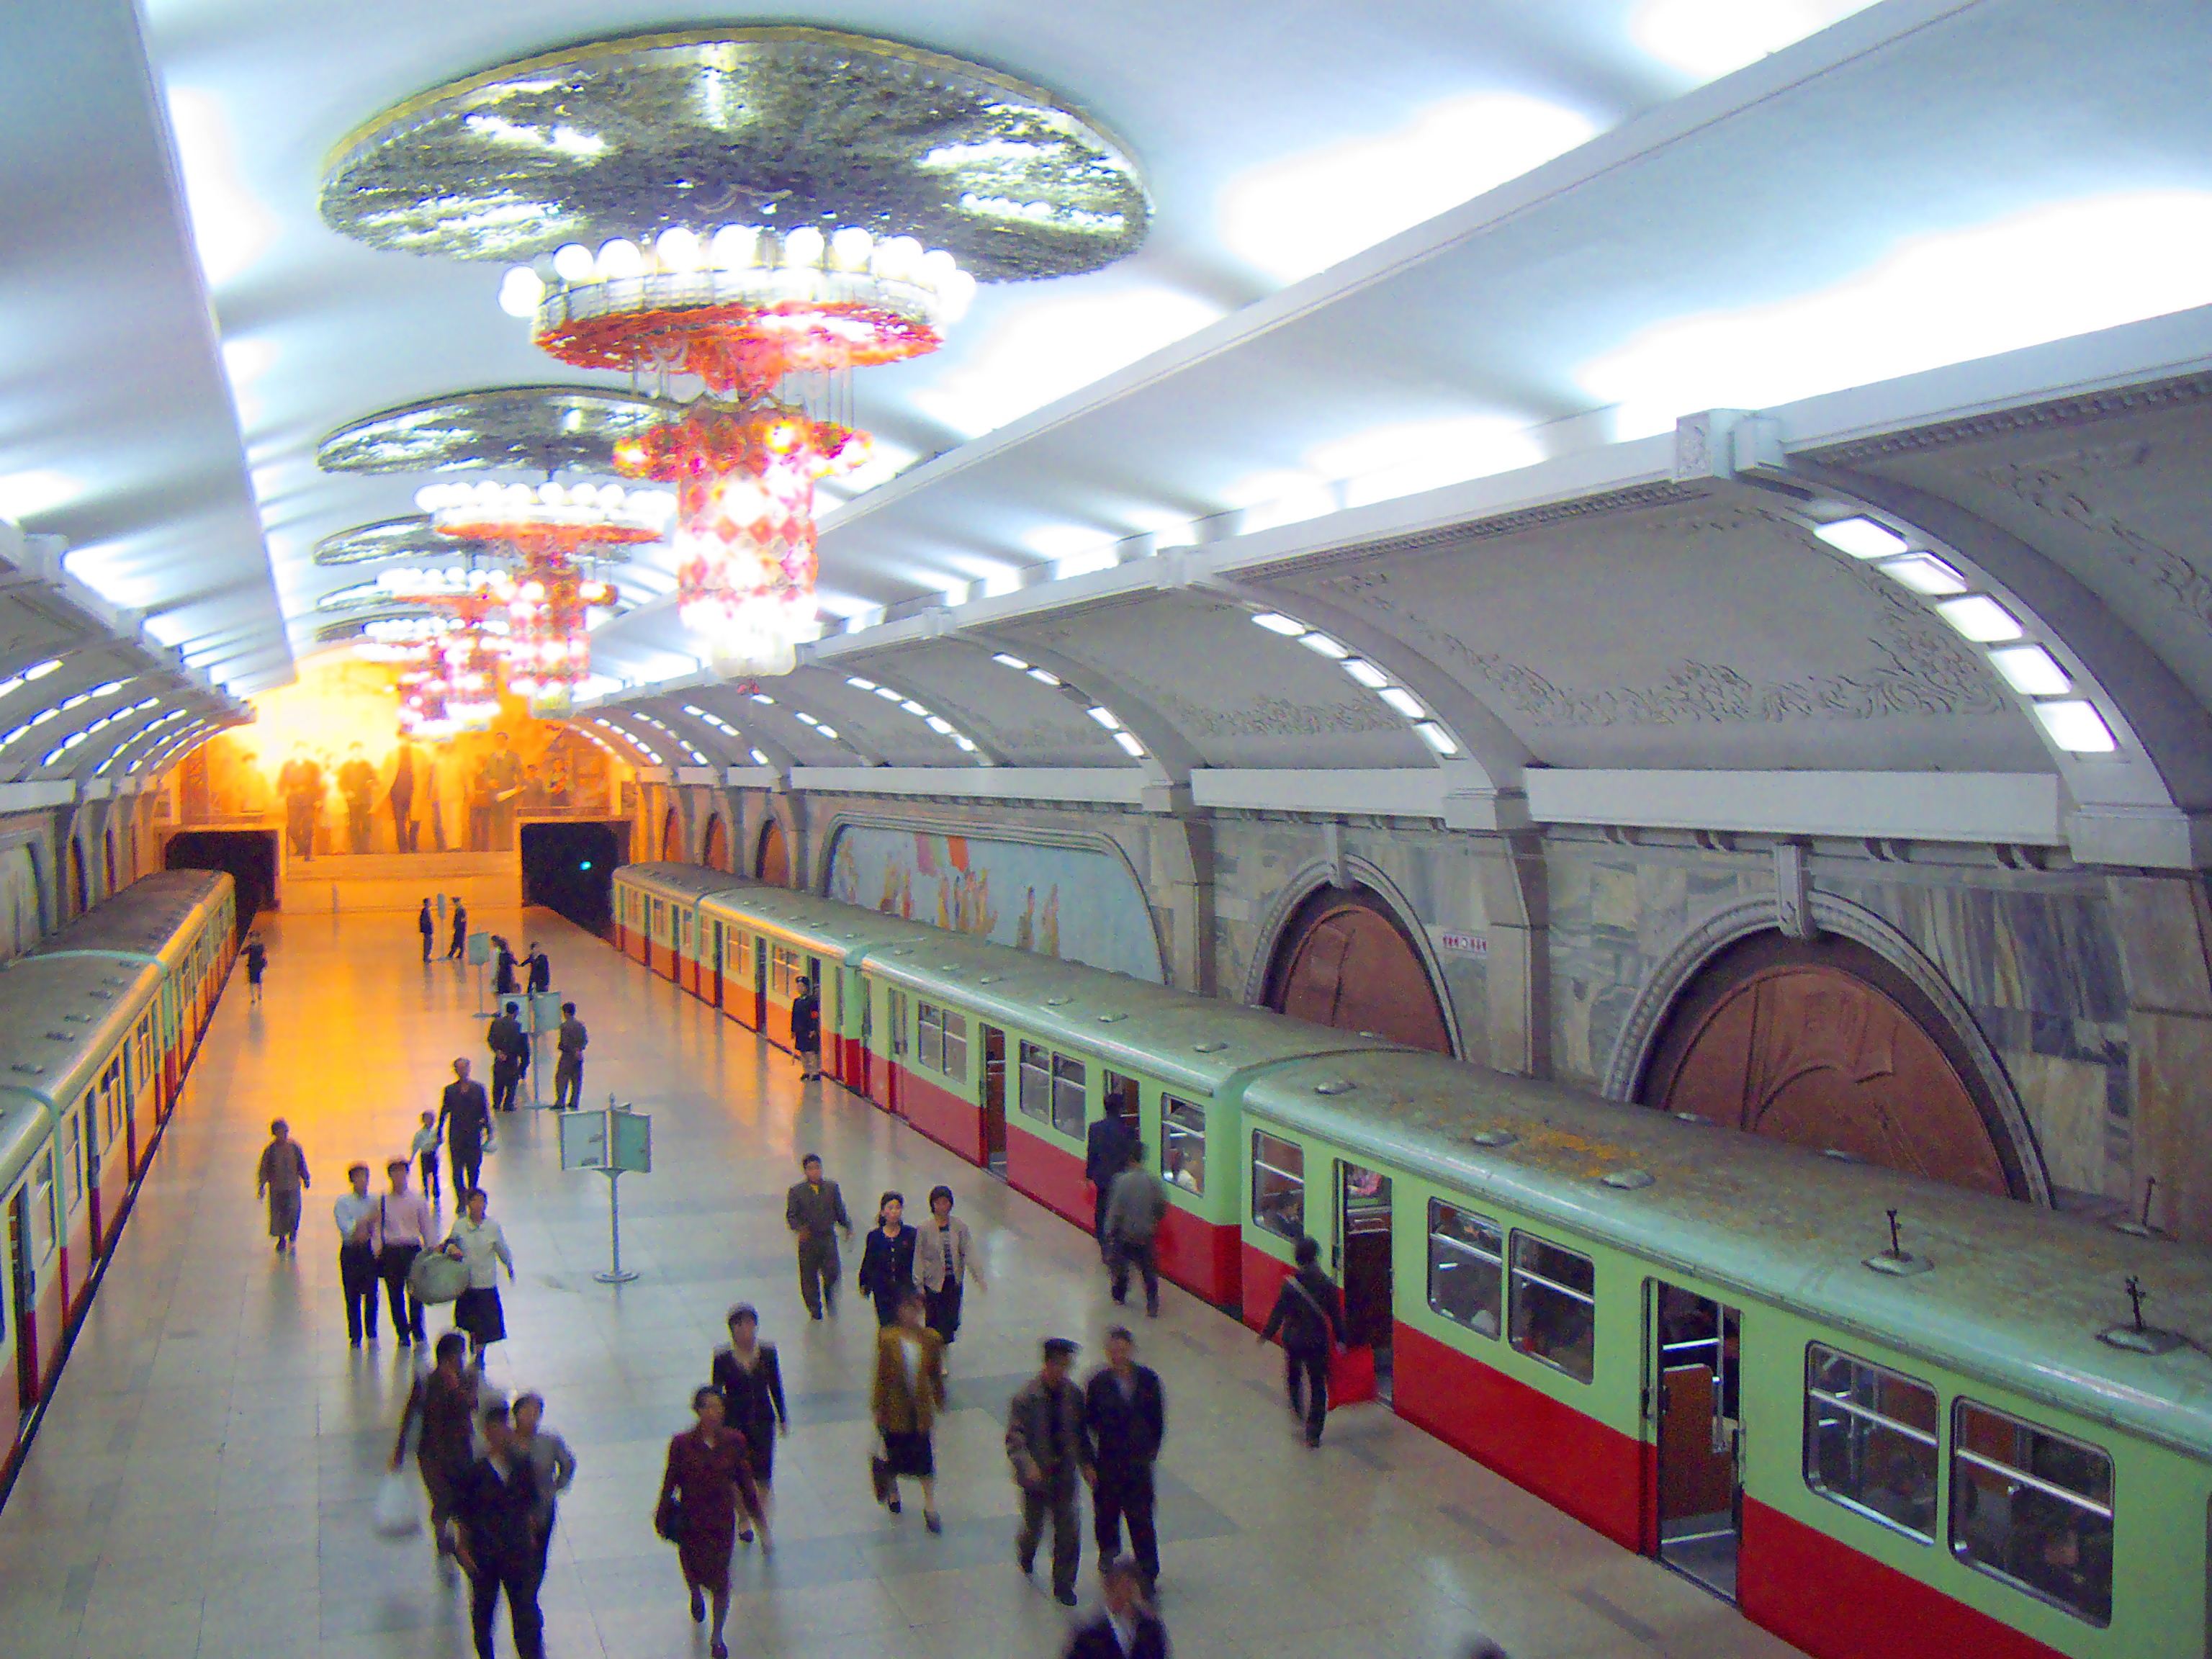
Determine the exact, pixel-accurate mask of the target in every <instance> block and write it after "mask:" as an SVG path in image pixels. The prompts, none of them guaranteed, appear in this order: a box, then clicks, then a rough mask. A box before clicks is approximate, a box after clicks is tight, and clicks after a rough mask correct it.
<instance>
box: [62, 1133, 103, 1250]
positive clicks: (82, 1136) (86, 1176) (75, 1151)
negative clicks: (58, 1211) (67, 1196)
mask: <svg viewBox="0 0 2212 1659" xmlns="http://www.w3.org/2000/svg"><path fill="white" fill-rule="evenodd" d="M69 1139H70V1149H69V1160H70V1178H71V1179H72V1181H74V1180H76V1178H77V1177H78V1176H82V1179H83V1182H84V1201H85V1202H86V1203H87V1204H88V1205H90V1206H92V1207H91V1211H90V1212H89V1214H88V1216H87V1217H86V1219H85V1237H86V1238H87V1240H88V1242H89V1243H90V1246H91V1254H90V1255H88V1256H87V1258H86V1260H85V1269H86V1271H87V1272H90V1271H91V1267H92V1263H94V1262H95V1261H99V1260H100V1246H101V1245H102V1244H104V1243H106V1238H107V1229H106V1216H105V1215H104V1214H103V1213H102V1210H103V1203H104V1200H102V1198H101V1196H100V1114H99V1110H98V1109H97V1108H96V1107H95V1106H94V1103H93V1097H92V1096H91V1095H90V1094H89V1093H88V1094H87V1095H86V1096H85V1097H84V1100H83V1102H82V1103H81V1104H80V1105H79V1106H78V1107H77V1109H76V1110H75V1111H74V1112H72V1113H70V1119H69Z"/></svg>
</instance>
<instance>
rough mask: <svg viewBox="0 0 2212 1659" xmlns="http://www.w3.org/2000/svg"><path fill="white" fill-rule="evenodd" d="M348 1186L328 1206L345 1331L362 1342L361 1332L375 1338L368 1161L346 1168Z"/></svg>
mask: <svg viewBox="0 0 2212 1659" xmlns="http://www.w3.org/2000/svg"><path fill="white" fill-rule="evenodd" d="M346 1184H347V1186H348V1187H349V1188H350V1189H351V1190H349V1192H347V1193H346V1194H343V1196H342V1197H340V1198H339V1200H338V1201H337V1203H336V1204H334V1205H332V1206H331V1219H332V1220H333V1221H335V1222H337V1226H338V1285H339V1286H340V1288H341V1289H343V1291H345V1304H346V1334H347V1335H348V1336H349V1337H350V1338H351V1339H352V1340H353V1346H355V1347H356V1348H358V1347H359V1346H361V1339H362V1332H364V1331H366V1332H367V1333H368V1340H370V1341H372V1342H374V1341H375V1340H376V1249H375V1247H374V1245H372V1244H371V1243H369V1242H368V1224H369V1220H370V1218H371V1217H372V1216H373V1215H374V1213H375V1210H376V1200H374V1199H373V1198H371V1197H370V1196H369V1195H368V1164H354V1165H353V1166H352V1167H351V1168H349V1170H347V1171H346Z"/></svg>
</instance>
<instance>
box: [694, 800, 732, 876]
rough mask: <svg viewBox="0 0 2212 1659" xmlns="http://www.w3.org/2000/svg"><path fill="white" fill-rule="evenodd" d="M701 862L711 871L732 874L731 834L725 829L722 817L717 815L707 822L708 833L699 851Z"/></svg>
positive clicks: (718, 813)
mask: <svg viewBox="0 0 2212 1659" xmlns="http://www.w3.org/2000/svg"><path fill="white" fill-rule="evenodd" d="M699 862H700V863H702V864H703V865H705V866H707V867H708V869H709V870H720V872H722V873H723V874H725V875H727V874H728V873H729V872H730V832H729V831H728V829H726V828H724V826H723V823H722V815H721V814H720V812H717V813H715V814H714V816H713V817H710V818H708V820H707V833H706V835H705V836H704V837H703V838H702V845H701V848H700V850H699Z"/></svg>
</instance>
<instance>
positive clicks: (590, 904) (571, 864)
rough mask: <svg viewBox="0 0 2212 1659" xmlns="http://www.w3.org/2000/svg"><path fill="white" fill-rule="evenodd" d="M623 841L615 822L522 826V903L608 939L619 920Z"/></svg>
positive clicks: (527, 824)
mask: <svg viewBox="0 0 2212 1659" xmlns="http://www.w3.org/2000/svg"><path fill="white" fill-rule="evenodd" d="M622 861H623V837H622V836H621V834H620V829H619V826H617V825H615V824H612V823H526V824H524V825H523V826H522V902H524V903H525V904H542V905H544V907H545V908H547V909H549V910H552V911H556V912H557V913H558V914H560V915H564V916H566V917H567V918H568V920H569V921H573V922H574V923H575V924H576V926H578V927H586V928H589V929H590V930H591V931H592V933H599V934H601V935H605V933H608V931H609V930H610V929H611V927H612V926H613V921H614V901H613V893H614V876H615V866H617V864H620V863H621V862H622Z"/></svg>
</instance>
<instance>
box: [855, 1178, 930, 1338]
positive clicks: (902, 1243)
mask: <svg viewBox="0 0 2212 1659" xmlns="http://www.w3.org/2000/svg"><path fill="white" fill-rule="evenodd" d="M920 1239H921V1235H920V1234H918V1233H917V1232H915V1230H914V1229H913V1228H911V1227H909V1226H908V1225H906V1195H905V1194H902V1193H885V1194H884V1195H883V1197H882V1198H881V1199H880V1200H878V1201H877V1204H876V1225H874V1226H873V1227H872V1228H870V1229H869V1231H868V1242H867V1244H866V1247H865V1248H863V1249H862V1250H861V1252H860V1277H859V1278H858V1279H856V1280H854V1283H855V1284H857V1285H859V1286H860V1293H861V1294H862V1295H863V1296H868V1297H874V1298H875V1304H876V1325H877V1328H878V1329H887V1328H890V1325H891V1324H892V1323H893V1322H896V1320H897V1318H898V1310H899V1303H900V1301H901V1300H902V1298H903V1297H905V1295H906V1293H907V1292H908V1291H910V1290H912V1289H913V1288H914V1251H915V1245H916V1244H917V1243H919V1242H920Z"/></svg>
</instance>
